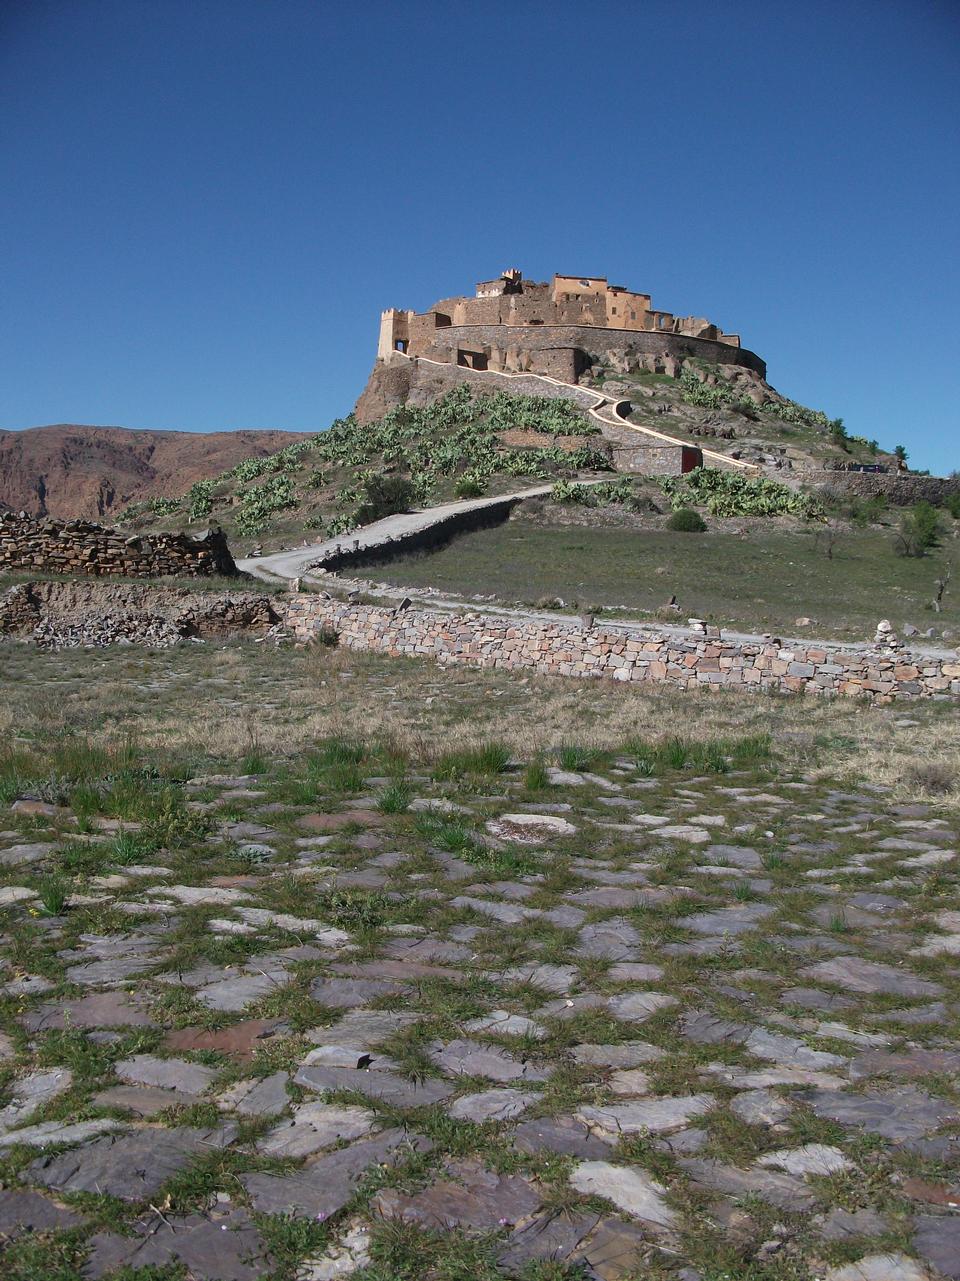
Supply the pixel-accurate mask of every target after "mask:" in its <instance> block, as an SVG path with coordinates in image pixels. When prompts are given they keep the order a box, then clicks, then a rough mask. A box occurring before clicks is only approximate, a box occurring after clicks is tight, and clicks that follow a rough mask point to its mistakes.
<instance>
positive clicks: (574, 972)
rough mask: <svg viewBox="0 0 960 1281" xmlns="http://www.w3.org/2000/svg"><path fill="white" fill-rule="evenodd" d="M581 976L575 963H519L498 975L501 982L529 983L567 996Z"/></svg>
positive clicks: (546, 990)
mask: <svg viewBox="0 0 960 1281" xmlns="http://www.w3.org/2000/svg"><path fill="white" fill-rule="evenodd" d="M579 978H580V971H579V970H578V969H577V967H576V966H575V965H517V966H514V967H512V968H510V969H507V970H503V971H502V972H501V973H500V974H498V975H497V979H498V981H499V982H500V983H529V984H530V986H531V987H539V988H542V989H543V990H544V991H545V992H552V993H553V994H554V995H555V996H565V995H566V994H567V993H568V992H570V991H571V990H572V989H573V988H574V987H575V986H576V984H577V982H578V981H579Z"/></svg>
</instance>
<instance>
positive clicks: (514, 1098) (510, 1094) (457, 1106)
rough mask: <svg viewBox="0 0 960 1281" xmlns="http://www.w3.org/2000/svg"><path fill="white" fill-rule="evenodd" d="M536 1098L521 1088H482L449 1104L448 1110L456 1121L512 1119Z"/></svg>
mask: <svg viewBox="0 0 960 1281" xmlns="http://www.w3.org/2000/svg"><path fill="white" fill-rule="evenodd" d="M536 1098H537V1095H536V1094H531V1093H530V1092H529V1091H523V1090H483V1091H482V1092H481V1093H479V1094H465V1095H463V1097H462V1098H459V1099H457V1100H456V1101H455V1102H454V1103H452V1104H451V1105H450V1108H449V1112H450V1115H451V1116H452V1117H454V1118H455V1119H456V1120H458V1121H474V1122H476V1123H478V1124H480V1123H482V1122H484V1121H512V1120H513V1118H514V1117H517V1116H520V1115H521V1113H523V1112H525V1111H526V1110H527V1108H528V1107H529V1106H530V1104H531V1103H533V1102H534V1101H535V1099H536Z"/></svg>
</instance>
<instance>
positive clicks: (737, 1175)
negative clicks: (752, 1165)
mask: <svg viewBox="0 0 960 1281" xmlns="http://www.w3.org/2000/svg"><path fill="white" fill-rule="evenodd" d="M677 1163H678V1165H679V1166H680V1167H681V1168H682V1169H683V1170H685V1171H686V1173H687V1175H688V1176H689V1178H690V1180H691V1182H692V1183H693V1184H694V1186H695V1187H700V1188H705V1189H707V1191H709V1192H722V1193H723V1194H724V1195H726V1196H732V1197H743V1196H750V1195H753V1196H758V1197H760V1199H761V1200H763V1201H769V1202H770V1204H771V1205H775V1206H776V1207H777V1208H778V1209H780V1210H791V1211H798V1210H809V1209H811V1208H812V1207H813V1206H814V1205H815V1204H816V1202H815V1198H814V1195H813V1193H812V1192H811V1191H810V1189H809V1187H808V1185H807V1184H806V1183H805V1182H804V1180H803V1179H801V1178H797V1177H796V1176H794V1175H791V1174H779V1173H777V1172H776V1171H774V1170H756V1169H754V1170H740V1169H738V1168H737V1167H736V1166H734V1165H724V1163H723V1162H722V1161H711V1160H703V1159H701V1158H699V1157H680V1158H679V1159H678V1162H677Z"/></svg>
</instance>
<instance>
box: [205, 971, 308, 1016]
mask: <svg viewBox="0 0 960 1281" xmlns="http://www.w3.org/2000/svg"><path fill="white" fill-rule="evenodd" d="M290 978H291V975H290V973H289V971H287V970H285V969H275V970H268V971H266V972H264V973H261V974H238V975H237V976H236V977H235V978H226V979H220V980H219V981H218V982H216V983H209V984H207V985H206V986H205V987H200V988H198V989H197V990H196V992H195V996H196V998H197V1000H198V1001H199V1002H200V1003H201V1004H202V1005H205V1006H207V1008H208V1009H211V1010H222V1011H223V1012H224V1013H240V1011H241V1010H245V1009H246V1008H247V1006H248V1005H252V1004H253V1003H254V1001H259V1000H260V998H261V997H263V996H270V995H271V993H273V992H276V991H278V990H279V989H280V988H282V987H284V986H286V984H287V983H288V982H289V981H290Z"/></svg>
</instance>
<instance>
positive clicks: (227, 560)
mask: <svg viewBox="0 0 960 1281" xmlns="http://www.w3.org/2000/svg"><path fill="white" fill-rule="evenodd" d="M3 570H6V571H20V570H26V571H27V572H29V573H37V572H40V573H47V574H85V575H89V576H90V577H92V578H104V577H124V578H165V577H178V578H179V577H190V578H197V577H204V576H206V575H208V574H224V575H234V574H236V573H237V567H236V565H235V564H234V561H233V557H232V556H231V555H230V549H229V548H228V546H227V542H226V539H225V538H224V536H223V534H222V533H221V531H220V530H218V529H217V530H208V531H207V533H206V534H205V535H204V536H203V537H202V538H190V537H189V536H188V535H187V534H150V535H146V534H144V535H134V536H129V535H127V534H125V533H123V532H122V531H121V530H117V529H108V528H106V527H105V526H103V525H94V524H90V523H88V522H87V521H82V520H70V521H65V522H64V521H55V520H33V519H31V518H30V517H28V516H24V515H22V514H21V515H19V516H17V515H14V513H13V512H5V513H4V514H3V515H2V516H0V571H3Z"/></svg>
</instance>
